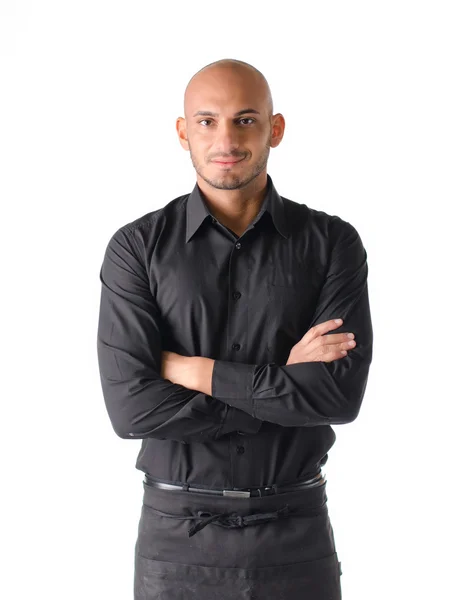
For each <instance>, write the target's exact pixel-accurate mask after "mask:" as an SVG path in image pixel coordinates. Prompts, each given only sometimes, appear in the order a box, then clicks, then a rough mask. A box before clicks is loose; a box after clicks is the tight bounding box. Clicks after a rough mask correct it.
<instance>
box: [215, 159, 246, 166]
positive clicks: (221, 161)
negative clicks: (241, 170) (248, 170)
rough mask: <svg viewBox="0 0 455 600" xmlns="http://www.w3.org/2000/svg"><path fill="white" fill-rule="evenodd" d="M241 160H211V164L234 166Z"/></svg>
mask: <svg viewBox="0 0 455 600" xmlns="http://www.w3.org/2000/svg"><path fill="white" fill-rule="evenodd" d="M242 160H243V158H240V159H237V160H213V161H212V162H214V163H216V164H217V165H235V164H237V163H239V162H240V161H242Z"/></svg>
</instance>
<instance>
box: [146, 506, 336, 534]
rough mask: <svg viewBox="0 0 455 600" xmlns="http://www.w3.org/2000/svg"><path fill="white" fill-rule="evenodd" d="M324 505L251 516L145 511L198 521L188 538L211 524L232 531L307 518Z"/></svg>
mask: <svg viewBox="0 0 455 600" xmlns="http://www.w3.org/2000/svg"><path fill="white" fill-rule="evenodd" d="M324 507H325V503H324V504H323V505H321V506H314V507H306V508H302V509H299V508H297V509H294V510H291V509H290V508H289V504H285V505H284V506H283V507H282V508H279V509H278V510H276V511H274V512H268V513H256V514H252V515H245V516H243V515H239V514H238V513H236V512H223V513H217V514H212V513H210V512H208V511H205V510H198V512H197V515H173V514H170V513H165V512H163V511H161V510H157V509H156V508H152V507H151V506H148V505H147V509H148V510H151V511H152V512H154V513H157V514H159V515H162V516H163V517H169V518H170V519H180V520H185V521H187V520H200V523H195V524H194V525H191V526H190V527H189V528H188V537H191V536H193V535H194V534H195V533H197V532H198V531H200V530H201V529H203V528H204V527H206V526H207V525H209V524H210V523H213V524H214V525H219V526H220V527H226V528H229V529H232V528H234V527H247V526H248V525H257V524H259V523H267V522H269V521H276V520H277V519H279V518H280V517H287V516H289V515H290V514H291V513H292V514H305V515H307V516H309V515H310V514H314V515H317V514H320V512H321V511H323V510H324Z"/></svg>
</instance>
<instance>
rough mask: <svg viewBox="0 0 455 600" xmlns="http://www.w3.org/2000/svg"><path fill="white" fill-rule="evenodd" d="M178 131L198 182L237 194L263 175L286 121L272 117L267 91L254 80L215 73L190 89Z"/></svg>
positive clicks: (199, 78) (244, 75) (232, 73)
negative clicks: (187, 151) (238, 190)
mask: <svg viewBox="0 0 455 600" xmlns="http://www.w3.org/2000/svg"><path fill="white" fill-rule="evenodd" d="M177 131H178V134H179V139H180V143H181V144H182V146H183V147H184V148H185V149H186V150H189V152H190V156H191V161H192V163H193V166H194V168H195V170H196V172H197V174H198V176H199V177H200V178H202V179H203V180H204V181H205V182H206V183H208V184H209V185H210V186H212V187H214V188H217V189H224V190H234V189H239V188H242V187H245V186H246V185H248V184H249V183H250V182H251V181H252V180H253V179H255V178H256V177H257V176H258V175H259V174H260V173H262V172H263V171H264V169H265V168H266V165H267V160H268V157H269V152H270V148H271V147H274V146H276V145H278V143H279V142H280V141H281V137H282V135H283V131H284V119H283V117H282V115H275V116H272V115H271V114H270V110H269V104H268V95H267V89H266V87H265V86H264V84H263V83H262V82H261V81H259V80H258V79H257V78H255V77H254V76H253V75H251V74H250V73H238V72H235V71H233V70H228V69H222V70H215V69H214V70H212V71H210V70H209V71H208V72H206V73H202V74H199V76H197V79H195V80H194V82H191V83H190V85H189V87H188V89H187V93H186V96H185V119H182V118H179V119H178V120H177Z"/></svg>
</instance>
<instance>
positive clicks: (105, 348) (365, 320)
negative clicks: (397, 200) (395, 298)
mask: <svg viewBox="0 0 455 600" xmlns="http://www.w3.org/2000/svg"><path fill="white" fill-rule="evenodd" d="M332 227H333V229H332V235H333V240H334V242H333V248H332V255H331V261H330V267H329V271H328V274H327V278H326V281H325V283H324V285H323V288H322V290H321V293H320V296H319V299H318V303H317V307H316V310H315V313H314V315H313V319H312V323H311V324H310V326H311V327H313V326H314V325H317V324H318V323H322V322H325V321H328V320H330V319H333V318H336V317H340V318H342V319H343V325H342V327H341V328H340V329H338V330H337V332H339V333H341V332H342V331H352V332H353V333H354V334H355V336H356V341H357V345H356V347H355V348H354V349H353V350H350V351H349V354H348V355H347V356H345V357H344V358H342V359H340V360H335V361H333V362H330V363H325V362H304V363H295V364H289V365H284V366H280V365H276V364H274V363H270V364H265V365H255V364H243V363H233V362H229V361H222V360H214V359H210V358H206V357H184V356H180V355H176V354H175V353H163V352H162V346H161V337H160V316H159V310H158V307H157V305H156V302H155V300H154V298H153V297H152V295H151V292H150V286H149V282H148V278H147V273H146V269H145V266H144V264H143V261H141V258H140V249H139V247H138V245H137V243H136V239H135V238H134V232H130V231H128V230H125V229H120V230H118V231H117V232H116V233H115V234H114V236H113V237H112V238H111V240H110V242H109V244H108V247H107V249H106V254H105V257H104V261H103V265H102V267H101V272H100V279H101V282H102V290H101V304H100V319H99V327H98V343H97V347H98V358H99V366H100V376H101V384H102V388H103V394H104V398H105V403H106V407H107V410H108V414H109V417H110V419H111V422H112V425H113V428H114V430H115V431H116V433H117V434H118V435H119V436H120V437H124V438H131V437H134V438H143V437H158V438H171V439H177V440H182V441H185V440H191V441H200V442H204V441H207V440H214V439H217V438H218V437H220V436H221V435H224V434H225V433H229V432H230V431H242V432H243V433H256V432H257V431H258V430H259V428H260V425H261V423H262V421H271V422H273V423H277V424H279V425H282V426H290V427H295V426H317V425H327V424H341V423H348V422H350V421H352V420H354V419H355V418H356V416H357V414H358V412H359V410H360V406H361V403H362V400H363V397H364V393H365V388H366V384H367V379H368V372H369V366H370V363H371V360H372V346H373V331H372V324H371V316H370V308H369V299H368V286H367V275H368V266H367V254H366V251H365V249H364V247H363V244H362V242H361V239H360V237H359V235H358V233H357V231H356V230H355V228H354V227H353V226H352V225H350V224H349V223H347V222H344V221H341V220H340V219H338V218H337V217H335V218H334V219H333V221H332ZM167 369H168V370H167ZM163 374H164V376H163ZM182 382H183V384H182Z"/></svg>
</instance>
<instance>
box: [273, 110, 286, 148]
mask: <svg viewBox="0 0 455 600" xmlns="http://www.w3.org/2000/svg"><path fill="white" fill-rule="evenodd" d="M285 126H286V122H285V120H284V117H283V115H282V114H281V113H277V114H276V115H273V116H272V136H271V140H270V145H271V147H272V148H276V147H277V146H278V144H279V143H280V142H281V140H282V139H283V135H284V129H285Z"/></svg>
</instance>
